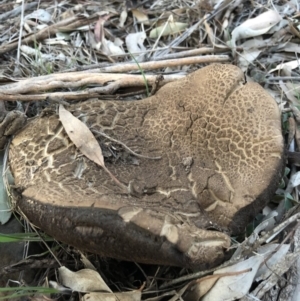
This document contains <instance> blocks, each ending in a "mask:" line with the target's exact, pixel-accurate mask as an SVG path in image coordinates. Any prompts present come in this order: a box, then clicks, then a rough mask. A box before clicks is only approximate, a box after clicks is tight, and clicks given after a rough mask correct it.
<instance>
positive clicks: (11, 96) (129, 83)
mask: <svg viewBox="0 0 300 301" xmlns="http://www.w3.org/2000/svg"><path fill="white" fill-rule="evenodd" d="M145 76H146V80H147V83H148V85H150V86H152V85H154V84H155V81H156V79H157V76H156V75H145ZM182 77H184V75H179V74H173V75H165V76H164V80H163V81H162V82H160V85H164V84H166V83H168V82H171V81H174V80H176V79H179V78H182ZM91 85H97V87H95V88H86V89H84V90H82V91H71V92H45V91H49V90H53V89H62V88H64V89H70V88H72V89H79V88H81V87H83V86H91ZM99 86H100V87H99ZM143 86H145V82H144V79H143V77H142V75H132V74H113V73H108V74H105V73H104V74H103V73H102V74H95V73H83V72H70V73H56V74H51V75H44V76H39V77H32V78H28V79H23V80H19V81H18V82H15V83H12V84H7V85H4V86H0V101H1V100H2V101H16V100H19V101H42V100H47V99H48V98H54V99H55V98H63V99H65V100H83V99H87V98H92V97H99V95H100V94H111V93H113V92H115V91H116V90H117V89H119V88H121V87H122V88H125V87H143Z"/></svg>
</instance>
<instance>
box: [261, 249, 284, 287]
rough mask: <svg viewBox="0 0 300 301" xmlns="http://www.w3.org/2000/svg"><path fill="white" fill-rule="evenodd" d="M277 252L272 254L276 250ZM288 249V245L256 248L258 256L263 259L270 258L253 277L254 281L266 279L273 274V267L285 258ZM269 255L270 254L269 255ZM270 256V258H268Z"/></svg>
mask: <svg viewBox="0 0 300 301" xmlns="http://www.w3.org/2000/svg"><path fill="white" fill-rule="evenodd" d="M277 248H278V250H277V251H276V252H275V253H274V254H272V252H274V251H275V250H276V249H277ZM289 248H290V244H283V245H281V246H280V245H279V244H268V245H264V246H261V247H259V248H258V254H262V255H264V257H265V258H266V257H270V258H269V259H268V260H267V261H266V262H264V263H263V264H262V266H261V267H260V268H259V269H258V271H257V274H256V276H255V278H256V279H255V280H256V281H261V280H265V279H267V278H268V277H269V276H271V274H272V273H273V268H274V266H275V265H276V264H277V263H278V262H279V261H280V260H281V259H282V258H284V257H285V256H286V254H287V253H288V251H289ZM269 253H270V254H269ZM270 255H271V256H270Z"/></svg>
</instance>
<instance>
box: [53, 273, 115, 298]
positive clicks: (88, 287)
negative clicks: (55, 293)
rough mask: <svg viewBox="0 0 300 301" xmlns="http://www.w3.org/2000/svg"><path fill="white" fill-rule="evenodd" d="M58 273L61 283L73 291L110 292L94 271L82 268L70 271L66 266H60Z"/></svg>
mask: <svg viewBox="0 0 300 301" xmlns="http://www.w3.org/2000/svg"><path fill="white" fill-rule="evenodd" d="M58 273H59V277H60V281H61V283H62V284H63V285H64V286H67V287H69V288H71V289H72V290H73V291H76V292H85V293H88V292H97V291H104V292H110V293H111V292H112V291H111V289H110V288H109V287H108V286H107V285H106V283H105V282H104V281H103V279H102V278H101V276H100V275H99V273H97V272H96V271H93V270H90V269H82V270H80V271H78V272H72V271H70V270H69V269H67V268H66V267H60V268H59V269H58Z"/></svg>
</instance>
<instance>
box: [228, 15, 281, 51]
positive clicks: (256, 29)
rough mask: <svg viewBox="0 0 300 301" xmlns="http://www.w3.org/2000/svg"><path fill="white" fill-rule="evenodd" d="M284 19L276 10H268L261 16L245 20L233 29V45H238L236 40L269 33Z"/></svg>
mask: <svg viewBox="0 0 300 301" xmlns="http://www.w3.org/2000/svg"><path fill="white" fill-rule="evenodd" d="M281 20H282V18H281V16H280V15H279V14H278V13H277V12H276V11H274V10H268V11H267V12H265V13H262V14H260V15H259V16H257V17H255V18H252V19H249V20H247V21H245V22H243V23H242V24H241V25H239V26H238V27H236V28H235V29H234V30H233V31H232V34H231V35H232V38H231V46H233V47H235V46H236V41H237V40H240V39H246V38H251V37H256V36H260V35H262V34H265V33H267V32H268V31H269V30H270V29H271V28H272V27H273V26H274V25H276V24H277V23H278V22H280V21H281Z"/></svg>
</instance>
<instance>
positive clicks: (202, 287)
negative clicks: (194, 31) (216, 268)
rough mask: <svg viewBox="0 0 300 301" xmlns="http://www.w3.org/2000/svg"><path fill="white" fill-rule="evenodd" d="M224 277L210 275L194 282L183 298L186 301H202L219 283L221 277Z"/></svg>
mask: <svg viewBox="0 0 300 301" xmlns="http://www.w3.org/2000/svg"><path fill="white" fill-rule="evenodd" d="M223 276H224V275H210V276H207V277H203V278H200V279H198V280H196V281H192V282H191V283H190V284H189V285H188V288H187V289H186V291H185V293H184V295H183V298H184V300H190V301H197V300H200V298H201V297H203V296H204V295H205V294H206V293H207V292H208V291H209V290H210V289H211V288H212V287H213V286H214V284H215V283H216V282H217V280H218V279H219V278H220V277H223Z"/></svg>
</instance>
